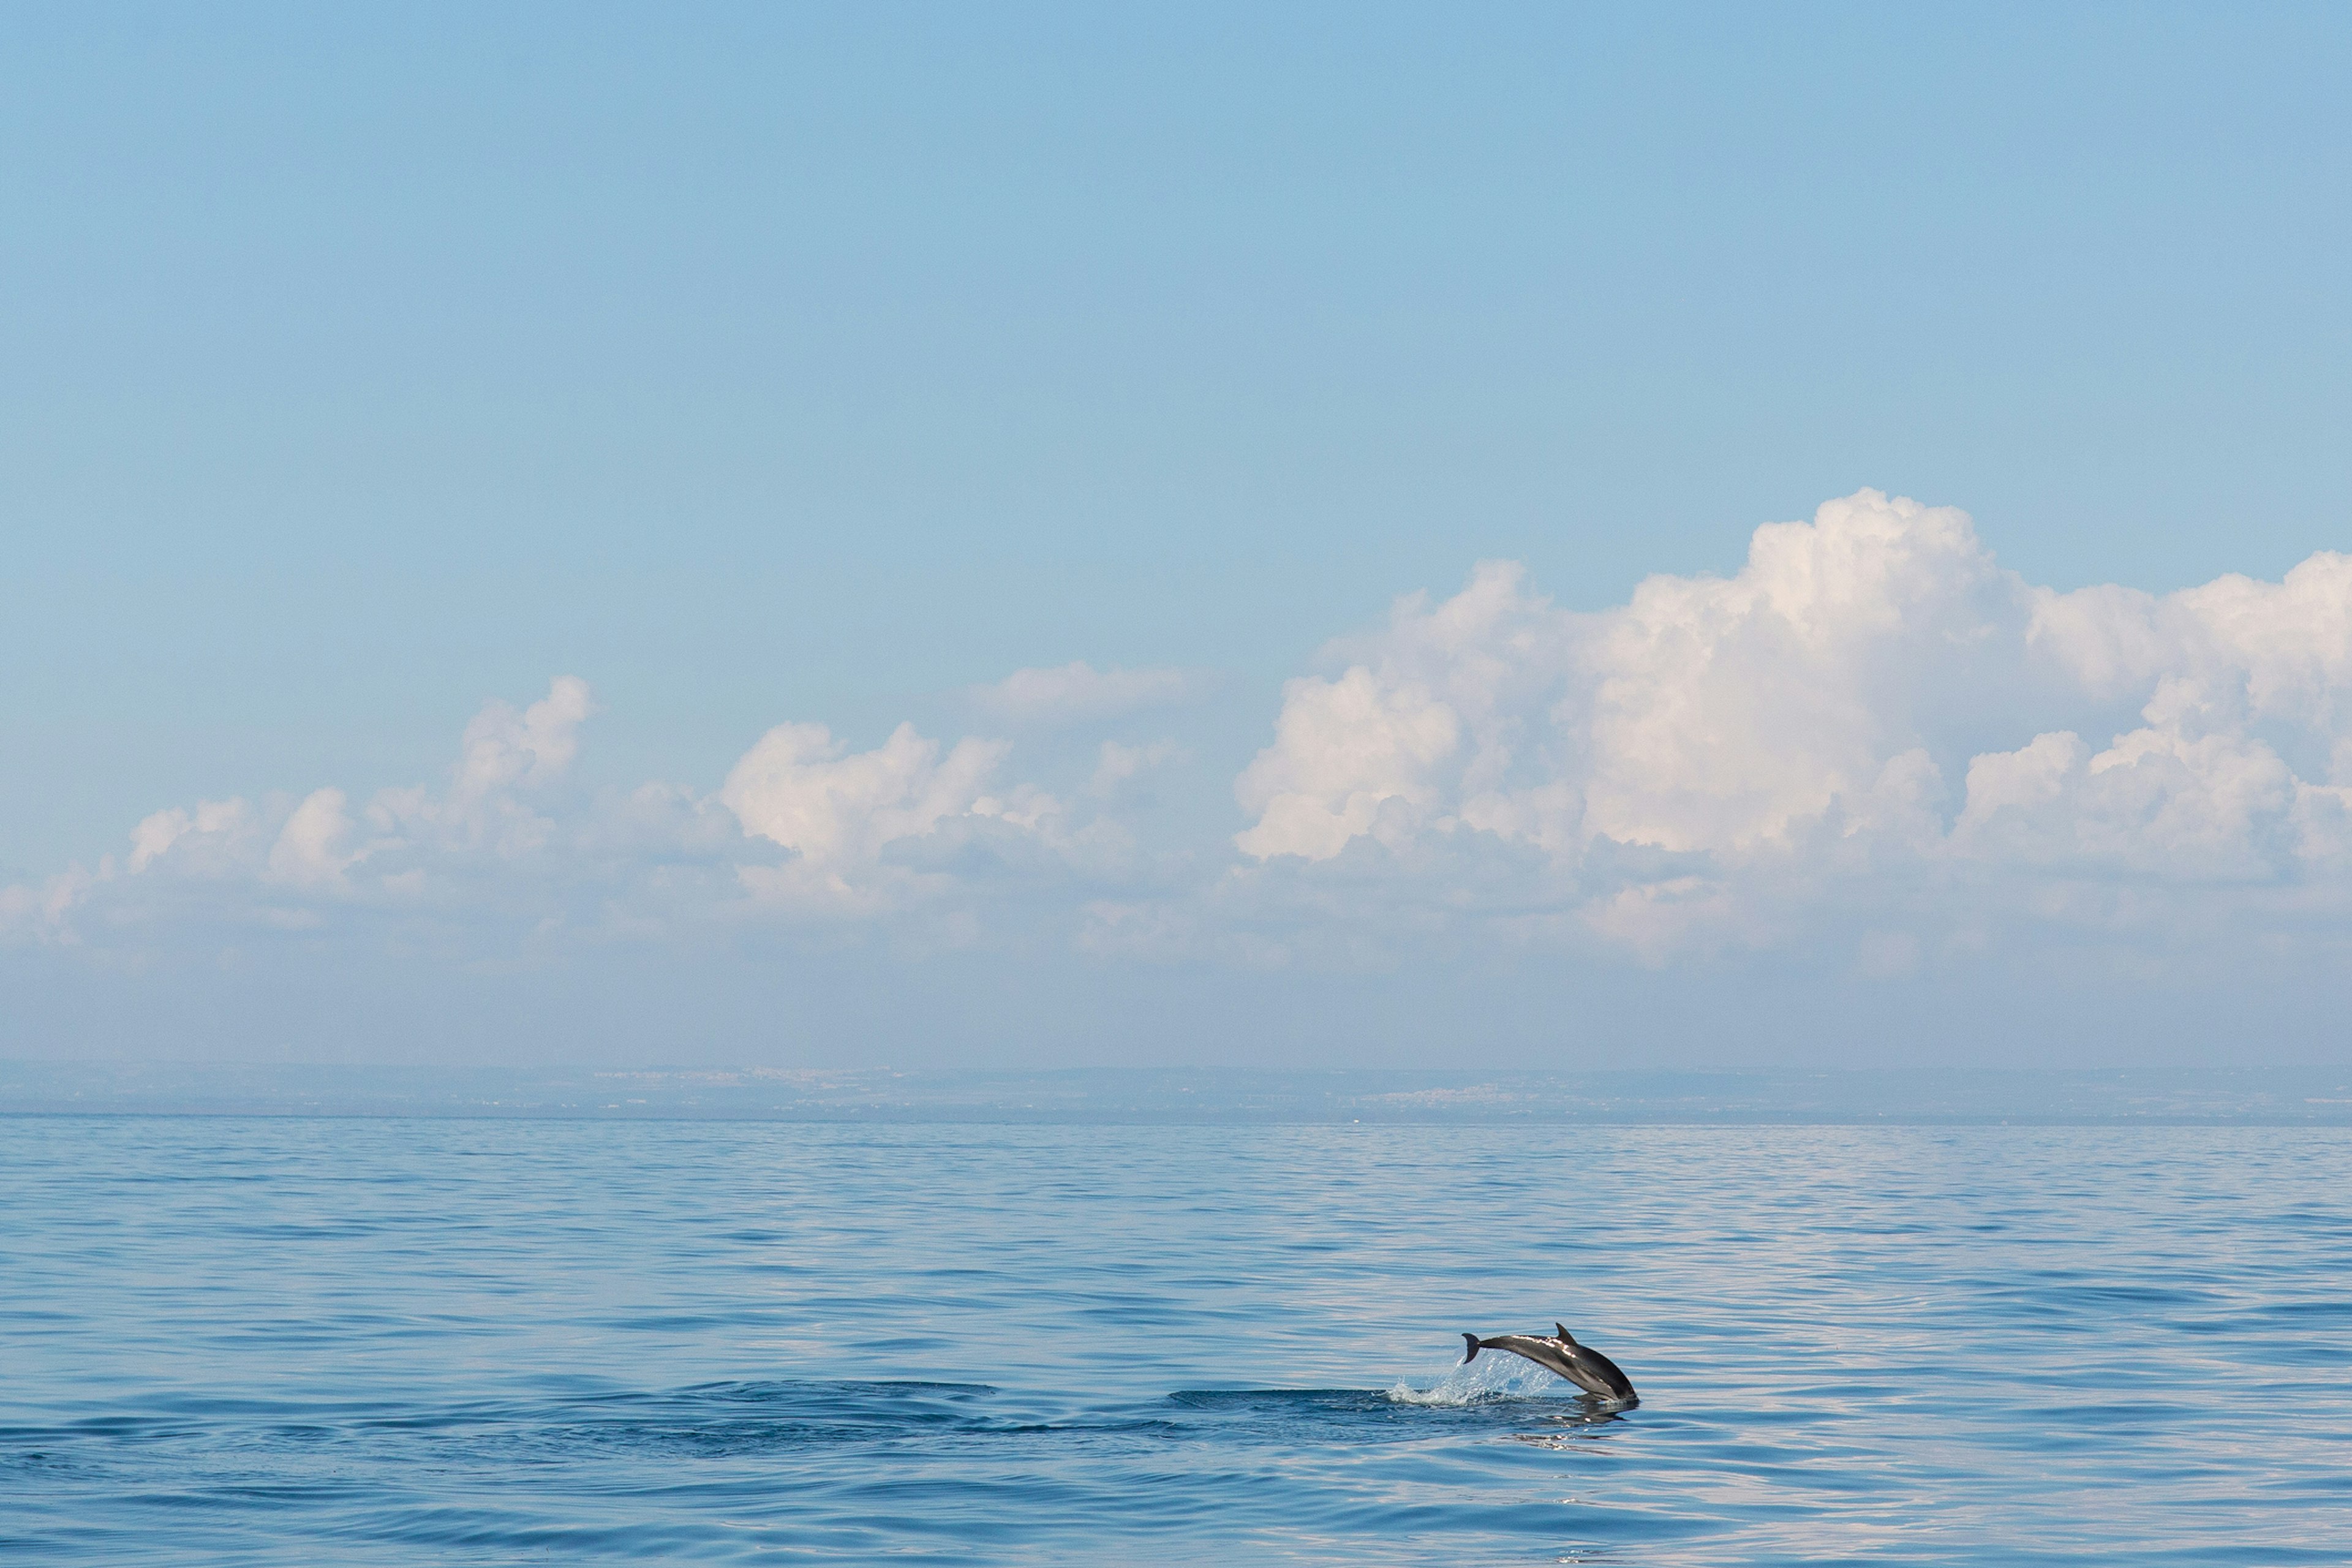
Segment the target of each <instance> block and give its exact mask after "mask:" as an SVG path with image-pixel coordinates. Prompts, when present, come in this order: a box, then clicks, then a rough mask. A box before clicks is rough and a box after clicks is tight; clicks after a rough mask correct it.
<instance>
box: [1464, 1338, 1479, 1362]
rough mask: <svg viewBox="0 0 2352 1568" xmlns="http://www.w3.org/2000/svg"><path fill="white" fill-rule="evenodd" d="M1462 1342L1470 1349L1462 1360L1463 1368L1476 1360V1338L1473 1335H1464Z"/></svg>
mask: <svg viewBox="0 0 2352 1568" xmlns="http://www.w3.org/2000/svg"><path fill="white" fill-rule="evenodd" d="M1462 1342H1463V1343H1465V1344H1466V1345H1468V1346H1469V1347H1470V1353H1469V1354H1467V1355H1465V1356H1464V1357H1463V1358H1462V1364H1463V1365H1464V1366H1468V1365H1469V1364H1470V1363H1472V1362H1474V1361H1476V1360H1477V1359H1478V1336H1477V1335H1475V1334H1465V1335H1463V1336H1462Z"/></svg>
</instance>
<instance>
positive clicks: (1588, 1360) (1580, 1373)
mask: <svg viewBox="0 0 2352 1568" xmlns="http://www.w3.org/2000/svg"><path fill="white" fill-rule="evenodd" d="M1552 1327H1553V1328H1555V1329H1558V1330H1559V1333H1557V1334H1555V1335H1554V1336H1552V1337H1551V1338H1550V1339H1545V1338H1543V1337H1542V1336H1540V1335H1538V1334H1497V1335H1496V1336H1495V1337H1494V1338H1493V1339H1491V1340H1482V1339H1480V1338H1479V1337H1478V1336H1477V1335H1475V1334H1465V1335H1463V1336H1462V1338H1463V1340H1464V1342H1465V1343H1467V1344H1468V1345H1469V1347H1470V1353H1469V1354H1467V1355H1465V1356H1464V1357H1463V1358H1462V1364H1463V1365H1464V1366H1468V1365H1469V1364H1470V1363H1472V1362H1474V1361H1476V1360H1477V1359H1478V1352H1480V1351H1508V1352H1511V1353H1512V1354H1513V1355H1522V1356H1525V1357H1527V1358H1528V1360H1529V1361H1531V1362H1533V1363H1536V1364H1537V1365H1538V1366H1539V1367H1542V1368H1544V1369H1545V1370H1546V1371H1548V1372H1556V1373H1559V1375H1560V1376H1562V1377H1564V1378H1566V1379H1568V1381H1569V1382H1570V1383H1572V1384H1576V1386H1577V1387H1579V1388H1580V1389H1582V1390H1584V1391H1585V1392H1586V1393H1587V1394H1599V1395H1600V1396H1601V1398H1603V1399H1607V1400H1611V1401H1613V1402H1614V1403H1616V1404H1619V1405H1639V1404H1640V1403H1641V1402H1642V1396H1641V1395H1640V1394H1636V1393H1634V1392H1633V1379H1631V1378H1629V1377H1627V1376H1626V1375H1625V1374H1624V1373H1622V1372H1620V1371H1618V1370H1617V1363H1615V1362H1613V1361H1611V1360H1610V1359H1609V1358H1608V1357H1607V1356H1605V1355H1602V1354H1601V1352H1599V1351H1597V1350H1594V1349H1593V1348H1592V1347H1591V1345H1580V1344H1578V1343H1577V1342H1576V1336H1575V1335H1574V1334H1571V1333H1570V1332H1569V1331H1568V1325H1567V1324H1566V1323H1554V1324H1553V1325H1552Z"/></svg>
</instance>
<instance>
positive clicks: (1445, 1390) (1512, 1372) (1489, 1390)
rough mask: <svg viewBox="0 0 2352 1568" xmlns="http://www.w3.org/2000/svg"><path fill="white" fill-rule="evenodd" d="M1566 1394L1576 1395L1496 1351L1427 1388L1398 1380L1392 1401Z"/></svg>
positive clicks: (1467, 1401) (1466, 1401)
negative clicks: (1416, 1386)
mask: <svg viewBox="0 0 2352 1568" xmlns="http://www.w3.org/2000/svg"><path fill="white" fill-rule="evenodd" d="M1563 1391H1566V1392H1569V1393H1573V1392H1575V1389H1574V1385H1573V1384H1569V1383H1566V1382H1564V1381H1562V1380H1561V1379H1560V1378H1559V1377H1556V1376H1554V1375H1553V1374H1552V1373H1549V1372H1546V1371H1545V1370H1544V1369H1543V1368H1542V1367H1539V1366H1538V1365H1536V1363H1533V1362H1531V1361H1528V1360H1525V1359H1523V1358H1522V1357H1519V1356H1515V1355H1511V1354H1509V1353H1508V1352H1501V1351H1497V1352H1492V1353H1490V1354H1487V1355H1482V1356H1480V1357H1479V1358H1478V1359H1477V1360H1476V1361H1474V1362H1472V1363H1469V1364H1468V1365H1466V1366H1457V1367H1455V1368H1454V1369H1453V1370H1452V1371H1451V1372H1448V1373H1446V1374H1445V1375H1444V1377H1441V1378H1439V1379H1438V1380H1437V1381H1436V1382H1435V1383H1434V1384H1431V1385H1430V1386H1429V1387H1427V1388H1415V1387H1413V1386H1412V1384H1410V1383H1407V1382H1406V1381H1405V1380H1404V1379H1402V1378H1399V1379H1397V1384H1396V1386H1395V1387H1394V1388H1391V1389H1390V1390H1389V1397H1390V1398H1391V1399H1392V1400H1394V1401H1396V1402H1397V1403H1398V1404H1399V1405H1477V1404H1481V1403H1484V1402H1485V1401H1486V1400H1490V1399H1541V1398H1548V1397H1551V1396H1554V1395H1557V1394H1560V1393H1561V1392H1563Z"/></svg>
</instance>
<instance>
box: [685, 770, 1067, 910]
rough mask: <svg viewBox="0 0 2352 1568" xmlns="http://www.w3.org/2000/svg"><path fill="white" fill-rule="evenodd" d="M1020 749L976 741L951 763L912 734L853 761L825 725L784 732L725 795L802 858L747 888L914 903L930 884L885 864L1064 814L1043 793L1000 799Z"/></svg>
mask: <svg viewBox="0 0 2352 1568" xmlns="http://www.w3.org/2000/svg"><path fill="white" fill-rule="evenodd" d="M1010 750H1011V748H1010V747H1009V746H1007V745H1006V744H1005V743H1004V742H1002V741H985V740H978V739H973V738H970V737H967V738H966V739H964V740H961V741H959V742H956V744H955V745H954V747H953V748H952V749H950V750H949V751H948V752H947V753H946V754H945V755H944V756H942V755H941V754H940V743H939V742H937V741H932V740H927V739H925V738H924V737H923V736H921V735H919V734H918V733H916V731H915V727H914V726H913V725H912V724H901V725H899V726H898V729H897V730H896V731H893V732H892V733H891V735H890V738H889V739H888V740H887V741H885V742H883V743H882V744H881V745H879V746H877V747H876V748H875V749H874V750H872V751H870V752H851V751H849V750H848V749H847V748H846V747H845V745H843V744H842V742H838V741H836V740H835V739H834V737H833V734H832V732H831V731H828V730H827V729H826V728H825V727H824V725H822V724H779V725H778V726H776V727H775V728H774V729H772V730H771V731H768V732H767V734H765V735H763V736H761V739H760V741H759V743H758V744H756V745H754V746H753V747H752V748H751V750H750V751H749V752H745V753H744V755H743V757H742V760H741V761H740V762H738V763H736V764H735V767H734V770H733V771H732V772H731V773H729V774H728V775H727V783H726V785H725V787H724V788H722V789H721V790H720V791H719V799H720V800H721V801H723V802H724V803H725V805H727V807H728V809H729V810H730V811H732V812H733V813H734V814H735V816H736V817H737V818H738V819H739V820H740V822H741V823H742V825H743V831H744V832H745V833H746V834H748V835H752V836H756V837H761V838H765V839H767V840H769V841H770V842H772V843H774V844H776V845H778V846H780V847H782V848H785V849H788V850H791V851H793V856H794V859H793V860H792V861H791V862H788V863H787V864H785V865H782V866H753V867H747V868H744V869H743V871H742V873H741V876H742V879H743V882H744V885H745V886H746V887H748V888H749V889H751V890H752V891H753V892H754V893H756V894H760V895H761V896H764V897H770V898H778V899H785V900H804V899H808V898H811V897H814V898H817V899H821V900H824V899H829V900H835V901H838V902H841V903H843V904H844V905H855V906H856V907H860V908H863V909H866V910H875V909H878V908H882V907H885V906H887V904H889V903H891V902H893V901H896V900H899V899H901V898H903V897H904V896H905V895H906V894H907V893H908V891H910V890H912V889H916V888H917V887H919V886H920V885H921V884H922V883H923V881H924V879H920V878H918V877H916V876H914V875H913V874H911V873H908V872H907V871H905V870H904V869H903V868H898V867H883V866H881V865H880V864H879V863H880V861H881V860H882V858H883V854H884V851H885V850H886V849H887V848H888V847H890V846H892V845H894V844H898V843H900V842H902V841H906V840H914V839H920V838H922V837H925V836H927V835H929V834H931V833H933V832H935V831H937V830H939V829H940V828H942V827H943V826H949V825H951V824H954V823H956V822H959V821H964V820H973V821H986V822H994V823H1000V824H1004V825H1007V826H1012V827H1014V828H1018V829H1022V830H1034V829H1035V828H1037V827H1038V826H1040V825H1041V824H1042V823H1043V822H1045V819H1047V818H1048V817H1051V816H1054V815H1055V814H1056V813H1057V812H1058V811H1059V809H1060V803H1059V802H1058V801H1056V800H1055V798H1054V797H1053V796H1051V795H1046V794H1045V792H1043V791H1041V790H1038V789H1036V788H1034V787H1033V786H1028V785H1020V786H1015V787H1013V788H1012V789H1009V790H1005V791H1003V792H995V793H992V792H991V791H990V789H989V788H988V784H989V780H990V778H991V777H992V775H993V774H994V773H995V772H996V769H997V766H998V764H1000V763H1002V762H1003V760H1004V757H1005V754H1006V752H1009V751H1010ZM933 885H936V882H935V879H934V882H933Z"/></svg>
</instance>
